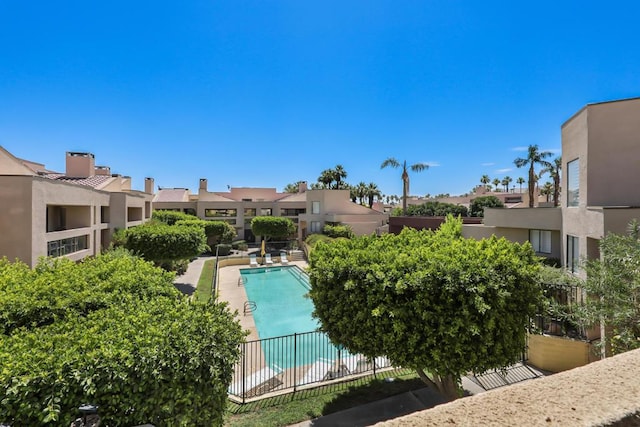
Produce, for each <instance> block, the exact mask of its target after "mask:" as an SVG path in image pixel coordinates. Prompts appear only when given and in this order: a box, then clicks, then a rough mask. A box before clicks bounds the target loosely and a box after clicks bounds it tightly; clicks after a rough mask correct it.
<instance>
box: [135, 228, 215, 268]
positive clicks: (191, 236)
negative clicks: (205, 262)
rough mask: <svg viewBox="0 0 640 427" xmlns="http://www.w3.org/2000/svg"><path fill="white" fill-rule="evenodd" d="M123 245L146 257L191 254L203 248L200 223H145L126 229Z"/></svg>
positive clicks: (161, 258)
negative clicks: (125, 238)
mask: <svg viewBox="0 0 640 427" xmlns="http://www.w3.org/2000/svg"><path fill="white" fill-rule="evenodd" d="M126 234H127V242H126V244H125V247H126V248H127V249H129V250H131V251H133V252H134V253H135V254H138V255H140V256H142V257H143V258H144V259H146V260H148V261H154V262H161V261H167V260H175V259H185V258H193V257H196V256H198V255H200V254H201V253H203V252H205V251H207V250H208V249H209V248H208V246H207V244H206V240H207V237H206V236H205V234H204V230H203V229H202V227H198V226H188V227H187V226H181V227H174V226H170V225H165V224H157V223H156V224H145V225H141V226H138V227H133V228H130V229H128V230H127V233H126Z"/></svg>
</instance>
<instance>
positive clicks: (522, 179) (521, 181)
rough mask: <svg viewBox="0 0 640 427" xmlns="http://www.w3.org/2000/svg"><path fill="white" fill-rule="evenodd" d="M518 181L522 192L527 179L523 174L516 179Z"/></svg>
mask: <svg viewBox="0 0 640 427" xmlns="http://www.w3.org/2000/svg"><path fill="white" fill-rule="evenodd" d="M516 182H517V183H518V184H520V193H522V184H524V182H525V181H524V178H523V177H521V176H519V177H518V179H516Z"/></svg>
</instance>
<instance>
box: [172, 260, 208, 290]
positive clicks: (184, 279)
mask: <svg viewBox="0 0 640 427" xmlns="http://www.w3.org/2000/svg"><path fill="white" fill-rule="evenodd" d="M208 259H215V256H201V257H198V258H196V259H195V260H193V261H191V262H190V263H189V267H187V271H185V272H184V274H183V275H181V276H176V278H175V280H174V282H173V284H174V285H176V288H178V289H179V290H180V291H181V292H182V293H184V294H186V295H192V294H193V293H194V292H195V290H196V287H197V286H198V280H199V279H200V274H201V273H202V267H203V266H204V262H205V261H206V260H208Z"/></svg>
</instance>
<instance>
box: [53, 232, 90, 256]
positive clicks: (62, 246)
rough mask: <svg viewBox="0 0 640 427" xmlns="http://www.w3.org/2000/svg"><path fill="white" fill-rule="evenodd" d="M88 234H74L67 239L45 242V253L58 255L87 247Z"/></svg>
mask: <svg viewBox="0 0 640 427" xmlns="http://www.w3.org/2000/svg"><path fill="white" fill-rule="evenodd" d="M88 243H89V236H88V235H85V236H75V237H69V238H67V239H60V240H52V241H50V242H48V243H47V255H48V256H50V257H60V256H63V255H68V254H72V253H74V252H78V251H82V250H85V249H88V248H89V246H88Z"/></svg>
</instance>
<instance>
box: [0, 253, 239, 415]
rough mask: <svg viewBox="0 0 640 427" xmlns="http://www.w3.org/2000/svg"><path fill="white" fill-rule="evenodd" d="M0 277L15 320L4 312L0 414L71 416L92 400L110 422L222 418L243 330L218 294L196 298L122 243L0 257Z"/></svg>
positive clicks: (1, 295)
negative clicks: (32, 257) (100, 251)
mask: <svg viewBox="0 0 640 427" xmlns="http://www.w3.org/2000/svg"><path fill="white" fill-rule="evenodd" d="M0 278H1V280H0V283H1V284H2V287H1V288H0V303H1V304H2V305H1V306H0V312H2V313H5V312H8V313H10V314H9V315H6V316H5V317H8V318H11V319H12V320H10V321H9V322H12V325H13V326H12V327H10V328H8V326H7V320H6V319H4V318H3V319H2V326H3V327H4V329H5V330H10V333H4V334H0V414H1V416H0V421H3V422H9V423H12V424H13V425H69V424H70V422H71V420H72V419H74V418H75V417H76V416H77V409H76V408H77V407H78V405H80V404H81V403H85V402H91V403H95V404H97V405H99V408H100V409H99V413H100V416H101V418H102V421H103V424H104V425H109V426H131V425H138V424H144V423H152V424H155V425H157V426H162V425H185V426H186V425H222V423H223V413H224V408H225V404H226V401H227V388H228V386H229V383H230V381H231V375H232V369H233V364H234V363H235V362H236V361H237V360H238V357H239V350H238V349H239V343H240V342H241V341H242V340H243V338H244V333H243V332H242V330H241V328H240V326H239V324H238V323H237V322H236V321H235V320H234V316H233V315H232V314H231V313H230V312H229V310H228V308H227V307H226V305H225V304H220V303H209V304H191V303H190V302H189V300H188V299H187V298H185V297H184V296H182V295H181V294H180V293H179V292H177V291H176V290H175V288H174V286H173V284H172V275H171V274H167V273H165V272H163V271H162V270H161V269H158V268H155V267H153V266H151V265H150V264H149V263H147V262H144V261H142V260H140V259H137V258H135V257H132V256H131V255H129V254H127V253H124V252H123V251H120V252H118V253H114V254H108V255H105V256H99V257H97V258H96V259H95V260H88V261H85V262H83V263H80V264H75V263H71V262H67V261H55V262H51V261H44V262H42V263H41V264H39V265H38V266H37V267H36V268H35V269H34V270H33V271H30V270H29V269H28V267H26V266H25V265H24V264H11V263H9V262H7V261H6V260H5V261H2V262H1V263H0ZM20 287H22V289H23V291H24V292H22V295H23V298H22V299H20V298H19V293H18V292H17V291H18V289H19V288H20ZM37 288H41V290H40V291H37ZM74 288H77V291H74ZM34 292H36V293H35V294H34ZM66 293H69V294H70V295H65V294H66ZM49 305H52V307H51V308H49ZM20 313H24V316H25V317H24V318H21V317H20ZM41 313H42V314H44V315H45V316H46V317H48V318H49V321H48V322H47V323H44V324H43V323H41V322H40V323H39V322H35V323H30V322H29V321H28V320H29V319H34V318H35V319H37V318H38V316H39V315H40V314H41ZM18 324H20V325H21V326H20V327H17V325H18Z"/></svg>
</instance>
